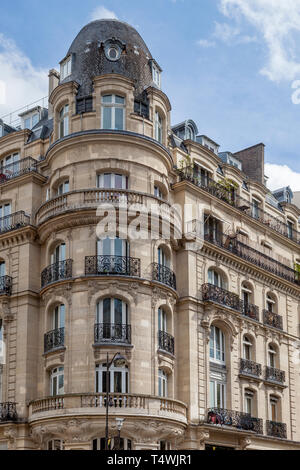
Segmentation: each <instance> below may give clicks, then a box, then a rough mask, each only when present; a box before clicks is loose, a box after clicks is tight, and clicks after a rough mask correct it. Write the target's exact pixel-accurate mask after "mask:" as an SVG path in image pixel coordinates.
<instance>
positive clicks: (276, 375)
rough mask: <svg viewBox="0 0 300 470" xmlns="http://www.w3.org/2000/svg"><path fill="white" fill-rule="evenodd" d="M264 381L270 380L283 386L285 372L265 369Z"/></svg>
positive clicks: (269, 368)
mask: <svg viewBox="0 0 300 470" xmlns="http://www.w3.org/2000/svg"><path fill="white" fill-rule="evenodd" d="M265 379H266V380H270V381H271V382H277V383H280V384H284V382H285V372H284V371H282V370H279V369H275V368H274V367H269V366H267V367H266V370H265Z"/></svg>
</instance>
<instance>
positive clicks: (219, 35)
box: [213, 22, 256, 44]
mask: <svg viewBox="0 0 300 470" xmlns="http://www.w3.org/2000/svg"><path fill="white" fill-rule="evenodd" d="M213 36H214V37H215V38H216V39H219V40H220V41H223V42H225V43H226V44H241V43H249V42H254V41H256V37H255V36H245V35H244V34H242V32H241V29H240V28H238V27H237V26H230V25H229V24H228V23H218V22H215V31H214V33H213Z"/></svg>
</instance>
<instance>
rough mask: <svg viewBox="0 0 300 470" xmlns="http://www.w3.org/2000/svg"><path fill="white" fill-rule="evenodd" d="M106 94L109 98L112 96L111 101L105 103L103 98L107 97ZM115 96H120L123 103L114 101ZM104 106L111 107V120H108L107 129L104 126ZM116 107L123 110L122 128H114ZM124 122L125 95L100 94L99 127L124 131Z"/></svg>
mask: <svg viewBox="0 0 300 470" xmlns="http://www.w3.org/2000/svg"><path fill="white" fill-rule="evenodd" d="M108 96H111V98H112V101H111V103H105V102H104V101H103V98H104V97H108ZM116 98H122V99H123V100H124V103H116ZM105 108H111V122H110V124H111V127H109V128H108V129H107V128H105V127H104V109H105ZM116 108H118V109H122V110H123V125H122V129H116ZM125 122H126V98H125V96H121V95H102V98H101V129H104V130H119V131H124V130H125Z"/></svg>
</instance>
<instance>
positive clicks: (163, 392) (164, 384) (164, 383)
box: [158, 369, 168, 398]
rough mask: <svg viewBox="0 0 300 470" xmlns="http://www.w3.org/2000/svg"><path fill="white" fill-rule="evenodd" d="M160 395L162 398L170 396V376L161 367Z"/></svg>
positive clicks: (159, 373) (159, 376) (159, 375)
mask: <svg viewBox="0 0 300 470" xmlns="http://www.w3.org/2000/svg"><path fill="white" fill-rule="evenodd" d="M158 396H160V397H162V398H167V396H168V376H167V374H166V373H165V372H164V371H163V370H161V369H159V371H158Z"/></svg>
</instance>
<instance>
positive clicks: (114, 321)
mask: <svg viewBox="0 0 300 470" xmlns="http://www.w3.org/2000/svg"><path fill="white" fill-rule="evenodd" d="M96 320H97V323H98V324H105V325H107V335H110V330H109V328H110V326H112V325H128V305H127V304H126V303H125V302H123V301H122V300H120V299H111V298H107V299H103V300H101V302H99V303H98V304H97V318H96ZM108 338H110V336H108Z"/></svg>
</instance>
